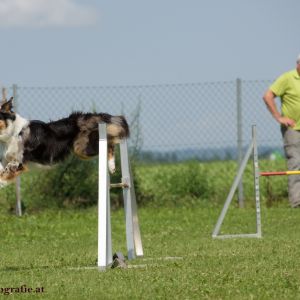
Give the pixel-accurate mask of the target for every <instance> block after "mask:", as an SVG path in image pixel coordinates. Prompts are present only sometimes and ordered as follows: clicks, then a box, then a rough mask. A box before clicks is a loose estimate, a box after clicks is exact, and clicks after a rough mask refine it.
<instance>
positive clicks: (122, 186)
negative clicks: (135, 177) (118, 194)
mask: <svg viewBox="0 0 300 300" xmlns="http://www.w3.org/2000/svg"><path fill="white" fill-rule="evenodd" d="M110 188H123V189H124V188H129V184H127V183H125V182H121V183H111V184H110Z"/></svg>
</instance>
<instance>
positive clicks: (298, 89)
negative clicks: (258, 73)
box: [270, 70, 300, 130]
mask: <svg viewBox="0 0 300 300" xmlns="http://www.w3.org/2000/svg"><path fill="white" fill-rule="evenodd" d="M270 90H271V91H272V92H273V93H274V94H275V95H276V96H278V97H280V98H281V111H282V115H283V116H285V117H288V118H291V119H293V120H294V121H295V122H296V125H295V127H293V129H295V130H300V75H299V74H298V72H297V70H292V71H289V72H286V73H284V74H282V75H281V76H280V77H278V78H277V79H276V80H275V81H274V83H273V84H272V85H271V86H270Z"/></svg>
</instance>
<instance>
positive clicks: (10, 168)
mask: <svg viewBox="0 0 300 300" xmlns="http://www.w3.org/2000/svg"><path fill="white" fill-rule="evenodd" d="M21 169H22V164H20V163H19V162H17V161H11V162H9V163H8V164H7V166H6V167H5V170H4V171H5V173H15V172H17V171H19V170H21Z"/></svg>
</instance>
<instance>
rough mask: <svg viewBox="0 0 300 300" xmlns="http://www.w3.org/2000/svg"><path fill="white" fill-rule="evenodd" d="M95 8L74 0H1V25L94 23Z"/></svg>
mask: <svg viewBox="0 0 300 300" xmlns="http://www.w3.org/2000/svg"><path fill="white" fill-rule="evenodd" d="M96 20H97V13H96V11H95V9H93V8H92V7H89V6H87V5H86V4H85V5H83V4H81V5H79V4H78V3H75V1H74V0H0V27H2V28H3V27H77V26H86V25H91V24H94V23H95V22H96Z"/></svg>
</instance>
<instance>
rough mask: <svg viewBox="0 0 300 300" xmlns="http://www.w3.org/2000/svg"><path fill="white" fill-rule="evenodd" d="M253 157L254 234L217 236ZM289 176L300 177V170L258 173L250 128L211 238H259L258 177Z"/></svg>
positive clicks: (255, 142) (253, 133)
mask: <svg viewBox="0 0 300 300" xmlns="http://www.w3.org/2000/svg"><path fill="white" fill-rule="evenodd" d="M251 154H252V156H253V170H254V174H253V175H254V193H255V208H256V209H255V211H256V233H245V234H223V235H221V234H219V233H220V229H221V226H222V223H223V221H224V218H225V216H226V213H227V210H228V208H229V205H230V203H231V201H232V199H233V196H234V193H235V191H236V189H237V187H238V184H239V182H240V180H241V179H242V176H243V173H244V171H245V168H246V165H247V162H248V160H249V158H250V156H251ZM284 175H285V176H290V175H300V170H296V171H277V172H260V171H259V166H258V152H257V140H256V126H255V125H253V126H252V140H251V142H250V145H249V147H248V149H247V151H246V154H245V156H244V159H243V160H242V162H241V164H240V167H239V170H238V172H237V175H236V177H235V179H234V182H233V184H232V186H231V189H230V192H229V194H228V196H227V198H226V201H225V204H224V206H223V209H222V211H221V214H220V216H219V218H218V221H217V223H216V225H215V228H214V230H213V233H212V237H213V238H221V239H225V238H238V237H250V238H252V237H253V238H261V237H262V230H261V210H260V194H259V177H267V176H284Z"/></svg>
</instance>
